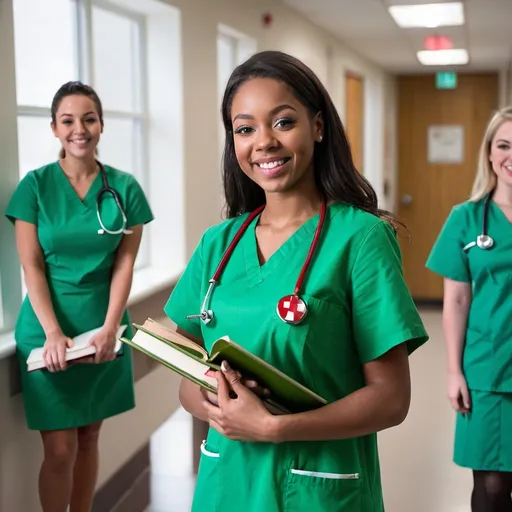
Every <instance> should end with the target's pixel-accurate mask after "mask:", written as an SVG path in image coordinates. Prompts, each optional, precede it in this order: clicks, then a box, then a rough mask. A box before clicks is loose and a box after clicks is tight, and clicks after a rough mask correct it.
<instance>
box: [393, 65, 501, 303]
mask: <svg viewBox="0 0 512 512" xmlns="http://www.w3.org/2000/svg"><path fill="white" fill-rule="evenodd" d="M397 88H398V127H397V132H398V133H397V135H398V191H397V201H398V204H397V205H396V209H395V211H397V213H398V215H399V217H400V219H401V220H402V221H403V222H405V224H406V225H407V228H408V229H409V231H410V235H411V239H410V240H407V239H406V238H405V237H400V244H401V249H402V254H403V267H404V274H405V279H406V281H407V284H408V286H409V289H410V291H411V294H412V296H413V297H414V298H415V299H416V300H417V301H428V302H438V301H441V300H442V298H443V279H442V277H440V276H438V275H436V274H434V273H433V272H430V271H429V270H427V269H426V268H425V263H426V260H427V258H428V255H429V253H430V251H431V249H432V246H433V245H434V243H435V241H436V238H437V236H438V235H439V232H440V230H441V228H442V226H443V224H444V222H445V220H446V218H447V217H448V215H449V213H450V210H451V208H452V207H453V206H454V205H456V204H458V203H461V202H463V201H466V200H467V199H468V197H469V194H470V192H471V188H472V184H473V180H474V177H475V172H476V166H477V158H478V151H479V148H480V143H481V140H482V137H483V135H484V131H485V128H486V125H487V123H488V121H489V118H490V116H491V115H492V113H493V111H494V110H495V109H496V108H497V107H498V101H499V100H498V98H499V78H498V75H497V74H494V73H492V74H466V75H459V76H458V77H457V87H456V89H450V90H446V89H436V86H435V76H433V75H427V76H426V75H419V76H418V75H416V76H400V77H398V78H397ZM443 144H444V146H443ZM443 148H444V149H443ZM443 151H444V153H443Z"/></svg>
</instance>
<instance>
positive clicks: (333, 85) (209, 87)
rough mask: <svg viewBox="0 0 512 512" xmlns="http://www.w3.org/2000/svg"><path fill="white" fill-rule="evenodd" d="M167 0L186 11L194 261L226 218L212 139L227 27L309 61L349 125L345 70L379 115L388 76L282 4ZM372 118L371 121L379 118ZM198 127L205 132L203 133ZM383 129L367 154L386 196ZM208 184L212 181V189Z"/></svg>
mask: <svg viewBox="0 0 512 512" xmlns="http://www.w3.org/2000/svg"><path fill="white" fill-rule="evenodd" d="M166 2H167V3H169V4H170V5H173V6H176V7H178V8H179V9H180V10H181V13H182V34H183V59H184V60H183V78H184V83H185V88H184V106H183V115H184V130H185V169H186V174H185V180H186V183H185V190H186V197H185V201H186V204H185V212H186V233H187V240H186V244H187V255H190V253H191V251H192V250H193V249H194V247H195V245H196V243H197V241H198V239H199V237H200V236H201V234H202V232H203V231H204V229H205V228H206V227H208V226H209V225H210V224H211V223H212V222H216V220H217V219H218V196H217V195H215V194H212V193H211V190H218V189H219V187H220V162H219V159H218V139H217V136H216V134H214V133H212V132H213V131H214V130H216V127H217V126H218V119H219V106H218V103H217V89H216V79H215V77H216V44H215V41H216V33H217V25H218V24H219V23H222V24H225V25H228V26H230V27H232V28H234V29H236V30H238V31H240V32H243V33H245V34H246V35H247V36H250V37H253V38H255V39H256V40H257V43H258V50H266V49H277V50H282V51H286V52H288V53H291V54H293V55H294V56H296V57H298V58H300V59H302V60H304V62H305V63H306V64H308V65H309V66H311V67H312V69H313V70H314V71H315V72H316V73H317V74H318V75H319V77H320V79H321V80H322V81H323V82H324V84H325V85H326V86H327V88H328V90H329V92H330V94H331V95H332V97H333V100H334V102H335V104H336V106H337V107H338V109H339V111H340V114H341V115H342V119H343V114H344V112H343V110H344V108H343V105H344V93H345V91H344V82H343V76H344V70H345V69H351V70H353V71H356V72H358V73H360V74H362V75H363V76H364V77H365V79H366V83H367V84H368V85H367V87H368V91H365V92H366V93H367V94H366V96H367V97H368V96H370V100H372V99H375V100H376V103H378V105H377V107H378V109H377V110H379V109H380V110H382V107H383V91H384V82H385V79H386V75H385V74H384V73H383V72H382V71H381V70H380V69H379V68H377V67H375V66H372V65H371V64H369V63H368V62H366V61H364V60H363V59H361V58H359V57H358V56H357V55H356V54H354V53H353V52H351V51H350V50H349V49H348V48H347V47H345V46H344V45H343V44H342V43H341V42H339V41H337V40H335V39H334V38H332V37H330V36H329V35H327V34H326V33H325V31H323V30H321V29H319V28H318V27H316V26H315V25H313V24H312V23H310V22H308V21H306V20H305V19H304V18H302V17H301V16H299V15H298V14H297V13H295V11H292V10H290V9H289V8H286V7H284V6H279V4H278V3H277V2H276V1H275V0H260V1H258V2H254V1H252V0H215V1H214V2H211V1H207V0H166ZM266 11H269V12H271V13H272V15H273V19H274V22H273V25H272V26H271V27H270V28H265V27H263V25H262V22H261V16H262V14H263V13H264V12H266ZM379 99H380V101H379ZM369 115H370V118H371V115H372V113H371V112H370V114H369ZM198 123H200V125H201V127H202V129H201V130H198V129H197V126H198ZM367 125H369V123H367ZM382 125H383V121H382V119H381V120H380V121H379V120H376V121H375V122H372V123H371V124H370V126H368V128H369V130H370V133H372V134H374V135H373V137H372V140H371V146H372V147H373V148H374V150H373V151H369V154H368V155H365V161H366V162H367V163H368V166H367V167H368V170H367V175H368V177H369V179H370V180H371V181H372V183H373V184H374V186H375V188H376V189H377V191H378V192H381V191H382V182H383V180H382V176H383V151H375V147H377V148H383V143H382V142H383V129H382ZM205 127H207V128H206V129H205ZM208 127H211V129H209V128H208ZM367 146H369V145H368V144H367ZM198 149H199V150H198ZM206 180H207V181H206ZM202 183H208V186H204V185H201V184H202ZM199 205H201V207H199Z"/></svg>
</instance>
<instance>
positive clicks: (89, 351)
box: [27, 325, 127, 372]
mask: <svg viewBox="0 0 512 512" xmlns="http://www.w3.org/2000/svg"><path fill="white" fill-rule="evenodd" d="M126 327H127V326H126V325H122V326H121V327H119V329H118V330H117V333H116V345H115V348H114V352H115V353H116V354H119V351H120V349H121V347H122V344H121V341H120V340H119V338H120V337H121V336H122V334H123V333H124V331H125V330H126ZM100 331H101V327H98V328H97V329H92V330H91V331H87V332H84V333H82V334H80V335H78V336H76V337H74V338H73V346H72V347H71V348H67V349H66V361H68V362H71V361H72V362H79V360H80V359H85V358H87V357H91V356H94V354H95V353H96V347H94V346H87V343H89V341H90V340H91V339H92V337H93V336H95V335H96V334H97V333H98V332H100ZM45 368H46V365H45V364H44V360H43V347H39V348H34V349H33V350H32V351H31V352H30V355H29V356H28V359H27V372H33V371H35V370H43V369H45Z"/></svg>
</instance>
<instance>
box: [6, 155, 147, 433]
mask: <svg viewBox="0 0 512 512" xmlns="http://www.w3.org/2000/svg"><path fill="white" fill-rule="evenodd" d="M105 172H106V174H107V179H108V183H109V185H110V187H112V188H113V189H115V190H116V191H117V192H118V194H119V195H120V198H121V202H122V205H123V208H124V210H125V212H126V217H127V220H128V223H127V226H128V227H132V226H136V225H138V224H145V223H147V222H149V221H151V220H152V219H153V215H152V212H151V209H150V207H149V204H148V202H147V200H146V197H145V195H144V192H143V191H142V189H141V187H140V185H139V184H138V183H137V181H136V179H135V178H134V177H133V176H132V175H130V174H128V173H126V172H122V171H119V170H117V169H114V168H113V167H110V166H107V165H105ZM101 188H102V179H101V174H100V173H98V175H97V177H96V178H95V180H94V182H93V183H92V185H91V187H90V189H89V191H88V193H87V195H86V196H85V198H84V199H83V200H80V198H79V197H78V195H77V194H76V192H75V191H74V189H73V187H72V186H71V184H70V183H69V181H68V179H67V178H66V176H65V175H64V173H63V171H62V169H61V167H60V165H59V163H58V162H55V163H52V164H49V165H46V166H44V167H42V168H40V169H37V170H35V171H31V172H29V173H28V174H27V175H26V176H25V177H24V178H23V179H22V180H21V182H20V183H19V184H18V186H17V188H16V190H15V192H14V194H13V196H12V198H11V201H10V202H9V205H8V207H7V210H6V216H7V218H8V219H9V220H10V221H11V222H14V221H15V220H16V219H20V220H23V221H25V222H29V223H31V224H35V225H36V226H37V235H38V238H39V243H40V245H41V249H42V251H43V255H44V261H45V268H46V277H47V281H48V287H49V290H50V295H51V300H52V305H53V309H54V311H55V314H56V316H57V320H58V322H59V325H60V327H61V329H62V330H63V332H64V334H66V335H67V336H69V337H74V336H77V335H79V334H81V333H83V332H86V331H89V330H91V329H95V328H97V327H101V326H102V325H103V323H104V321H105V317H106V314H107V309H108V303H109V294H110V279H111V275H112V270H113V266H114V262H115V257H116V250H117V248H118V246H119V243H120V242H121V239H122V237H123V236H129V235H122V234H120V235H110V234H104V235H99V234H98V229H99V228H100V225H99V222H98V218H97V215H96V211H97V208H96V197H97V195H98V192H99V191H100V190H101ZM100 212H101V217H102V221H103V223H104V225H105V227H106V228H107V229H110V230H112V231H114V230H116V229H119V228H120V227H121V225H122V222H121V221H122V217H121V213H120V212H119V209H118V208H117V206H116V203H115V201H114V199H113V198H112V196H111V195H110V194H105V195H104V197H103V199H102V203H101V208H100ZM122 324H127V325H128V326H129V324H130V318H129V316H128V313H127V311H125V313H124V315H123V318H122ZM126 334H127V335H128V336H130V335H131V334H132V331H131V329H130V327H128V330H127V331H126ZM15 338H16V345H17V354H18V358H19V364H20V369H21V378H22V391H23V399H24V404H25V413H26V418H27V423H28V426H29V428H31V429H35V430H53V429H64V428H73V427H79V426H83V425H89V424H91V423H95V422H97V421H100V420H102V419H105V418H107V417H109V416H113V415H115V414H119V413H121V412H124V411H127V410H129V409H131V408H133V407H134V405H135V402H134V387H133V373H132V359H131V352H130V350H129V349H128V347H127V346H123V349H122V350H123V355H122V356H121V357H119V358H117V359H116V360H115V361H112V362H106V363H101V364H78V365H74V366H70V367H68V369H67V370H66V371H63V372H57V373H51V372H47V371H36V372H30V373H27V371H26V360H27V357H28V355H29V354H30V351H31V350H32V349H33V348H36V347H42V346H43V345H44V343H45V341H46V336H45V334H44V330H43V328H42V326H41V324H40V322H39V320H38V319H37V316H36V314H35V312H34V310H33V308H32V305H31V302H30V298H29V297H28V295H27V296H26V297H25V299H24V301H23V304H22V306H21V309H20V312H19V316H18V320H17V323H16V327H15Z"/></svg>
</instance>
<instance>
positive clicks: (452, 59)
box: [416, 49, 469, 66]
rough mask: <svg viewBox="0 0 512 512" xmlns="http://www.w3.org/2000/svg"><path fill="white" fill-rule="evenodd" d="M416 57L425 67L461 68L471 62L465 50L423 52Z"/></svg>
mask: <svg viewBox="0 0 512 512" xmlns="http://www.w3.org/2000/svg"><path fill="white" fill-rule="evenodd" d="M416 55H417V57H418V60H419V61H420V63H421V64H423V65H424V66H457V65H459V66H460V65H463V64H467V63H468V61H469V56H468V52H467V51H466V50H463V49H457V50H433V51H431V50H421V51H419V52H417V53H416Z"/></svg>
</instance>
